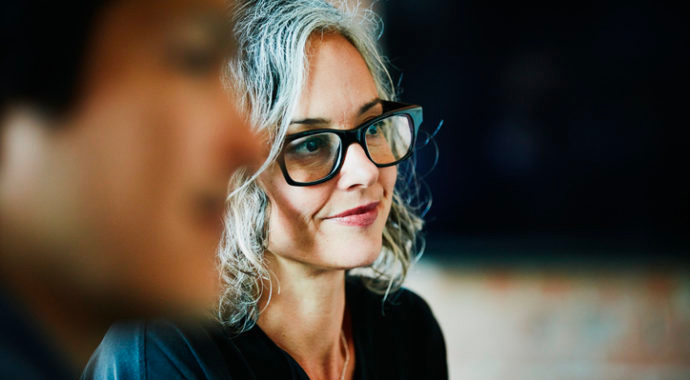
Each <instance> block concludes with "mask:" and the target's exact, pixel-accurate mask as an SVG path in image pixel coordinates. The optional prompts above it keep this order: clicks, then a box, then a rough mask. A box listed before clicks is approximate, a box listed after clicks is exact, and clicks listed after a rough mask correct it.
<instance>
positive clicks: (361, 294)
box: [347, 276, 436, 323]
mask: <svg viewBox="0 0 690 380" xmlns="http://www.w3.org/2000/svg"><path fill="white" fill-rule="evenodd" d="M367 281H369V280H368V279H366V278H364V277H357V276H350V277H348V278H347V284H348V285H347V291H348V293H349V295H348V301H349V302H351V303H355V304H357V305H354V306H355V307H362V308H366V309H368V311H369V312H371V311H373V312H374V313H373V314H374V315H376V316H380V318H383V319H389V320H390V319H396V320H398V319H402V321H403V322H410V323H414V322H417V323H422V322H425V321H426V322H429V323H432V322H433V323H435V322H436V318H435V317H434V315H433V312H432V311H431V308H430V307H429V304H428V303H427V302H426V301H425V300H424V299H423V298H422V297H421V296H420V295H418V294H417V293H415V292H414V291H412V290H410V289H407V288H400V289H398V290H396V291H393V292H390V293H389V294H385V293H384V294H380V293H377V292H375V291H372V290H371V289H370V288H369V287H368V286H367ZM375 309H376V310H375Z"/></svg>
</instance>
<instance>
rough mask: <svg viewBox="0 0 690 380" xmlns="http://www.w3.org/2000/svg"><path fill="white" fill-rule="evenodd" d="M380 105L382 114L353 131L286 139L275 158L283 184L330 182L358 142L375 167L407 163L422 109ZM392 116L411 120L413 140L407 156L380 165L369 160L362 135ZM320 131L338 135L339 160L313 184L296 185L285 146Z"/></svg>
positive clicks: (325, 129) (413, 105) (383, 103)
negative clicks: (286, 161)
mask: <svg viewBox="0 0 690 380" xmlns="http://www.w3.org/2000/svg"><path fill="white" fill-rule="evenodd" d="M381 106H382V107H383V110H384V112H383V113H382V114H381V115H379V116H377V117H375V118H373V119H371V120H367V121H366V122H364V123H362V124H360V125H358V126H356V127H355V128H352V129H329V128H322V129H314V130H309V131H304V132H299V133H295V134H294V135H290V136H287V137H286V138H285V141H284V142H283V148H282V149H281V152H280V154H279V155H278V157H277V159H276V160H277V162H278V166H280V170H281V171H282V172H283V177H284V178H285V181H286V182H287V183H288V185H291V186H313V185H318V184H320V183H324V182H326V181H329V180H331V179H333V177H335V176H336V174H338V173H340V169H342V167H343V163H344V162H345V156H346V155H347V150H348V148H349V147H350V145H352V144H353V143H358V144H359V146H361V147H362V150H364V153H365V154H366V155H367V158H368V159H369V161H371V162H372V163H373V164H374V165H376V167H378V168H385V167H388V166H393V165H397V164H399V163H400V162H402V161H404V160H406V159H407V158H409V157H410V156H411V155H412V152H413V151H414V145H415V142H416V140H417V132H419V126H420V125H421V124H422V120H423V118H422V106H419V105H416V104H408V103H399V102H392V101H387V100H382V101H381ZM395 115H405V116H406V117H407V118H408V120H410V121H412V128H411V129H412V139H411V140H410V148H409V149H408V150H407V153H405V155H404V156H402V157H401V158H399V159H398V160H396V161H393V162H391V163H388V164H379V163H376V162H375V161H374V159H373V158H371V154H369V148H367V144H366V137H365V135H364V134H365V132H366V130H367V128H368V127H370V126H371V125H372V124H375V123H378V122H379V121H381V120H383V119H386V118H389V117H391V116H395ZM323 132H329V133H334V134H335V135H337V136H338V138H339V139H340V144H341V145H340V148H341V149H340V152H339V153H338V158H337V159H336V163H335V165H333V168H332V169H331V171H330V172H329V173H328V174H327V175H326V176H325V177H324V178H321V179H319V180H316V181H311V182H297V181H294V180H293V179H292V178H290V175H289V174H288V171H287V167H286V166H285V157H284V155H285V148H286V147H287V144H288V143H289V142H291V141H293V140H296V139H299V138H302V137H306V136H310V135H315V134H318V133H323Z"/></svg>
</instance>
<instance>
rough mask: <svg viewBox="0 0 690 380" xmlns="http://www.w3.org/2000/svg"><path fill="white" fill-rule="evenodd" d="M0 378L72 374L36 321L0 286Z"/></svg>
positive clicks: (54, 379) (30, 379)
mask: <svg viewBox="0 0 690 380" xmlns="http://www.w3.org/2000/svg"><path fill="white" fill-rule="evenodd" d="M0 322H1V323H0V379H3V380H15V379H16V380H39V379H40V380H44V379H50V380H63V379H75V378H76V374H75V373H71V368H70V367H69V364H68V362H67V360H66V358H65V357H63V355H61V354H60V352H59V351H58V350H57V349H56V347H55V346H54V345H53V344H52V342H51V341H50V339H48V338H47V336H46V335H45V334H44V333H43V332H41V331H40V328H39V327H38V326H39V324H38V323H37V322H36V320H35V319H34V318H32V317H31V316H30V315H29V314H28V313H27V312H25V310H23V309H22V307H21V306H20V305H19V303H17V302H13V301H12V299H11V298H10V297H8V296H7V294H6V293H5V292H3V291H2V290H1V289H0Z"/></svg>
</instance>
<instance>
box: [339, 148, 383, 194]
mask: <svg viewBox="0 0 690 380" xmlns="http://www.w3.org/2000/svg"><path fill="white" fill-rule="evenodd" d="M344 160H345V161H344V162H343V166H342V167H341V168H340V175H339V177H338V187H340V188H343V189H349V188H353V187H369V186H371V185H373V184H374V183H376V181H377V180H378V178H379V168H378V167H377V166H376V165H374V163H373V162H371V160H370V159H369V157H367V153H366V152H365V151H364V149H363V148H362V146H361V145H359V144H350V146H349V147H348V148H347V151H346V152H345V157H344Z"/></svg>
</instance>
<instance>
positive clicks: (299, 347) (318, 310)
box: [258, 255, 353, 379]
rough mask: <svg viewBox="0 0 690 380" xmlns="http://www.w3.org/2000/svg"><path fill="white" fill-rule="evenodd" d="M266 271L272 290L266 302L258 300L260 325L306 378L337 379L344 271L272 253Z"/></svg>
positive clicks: (340, 365)
mask: <svg viewBox="0 0 690 380" xmlns="http://www.w3.org/2000/svg"><path fill="white" fill-rule="evenodd" d="M269 269H270V270H271V274H272V279H273V289H272V292H271V293H272V294H271V296H270V300H269V299H268V295H266V296H264V297H263V298H262V300H261V305H260V306H261V307H262V308H263V307H265V310H264V311H263V313H261V315H260V317H259V321H258V324H259V326H260V327H261V329H262V330H263V331H264V332H265V333H266V334H267V335H268V336H269V337H270V338H271V339H272V340H273V341H274V342H275V343H276V344H277V345H278V346H279V347H281V348H282V349H283V350H285V351H287V352H288V353H289V354H290V355H291V356H292V357H293V358H294V359H295V360H297V362H298V363H299V364H300V365H301V366H302V368H303V369H304V370H305V371H306V372H307V374H308V375H309V377H310V378H312V379H333V378H337V379H339V378H340V373H341V371H342V369H343V363H344V356H345V352H344V350H343V344H342V339H341V334H343V331H344V330H345V331H346V332H349V328H344V324H343V318H344V315H345V271H344V270H317V269H315V268H313V267H309V266H307V265H304V264H302V263H297V262H294V261H291V260H288V259H284V258H280V257H277V256H274V255H271V260H270V264H269ZM267 293H268V292H267ZM348 341H351V338H349V334H348ZM350 346H351V345H350ZM350 351H351V352H352V350H350ZM351 356H353V355H351Z"/></svg>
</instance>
